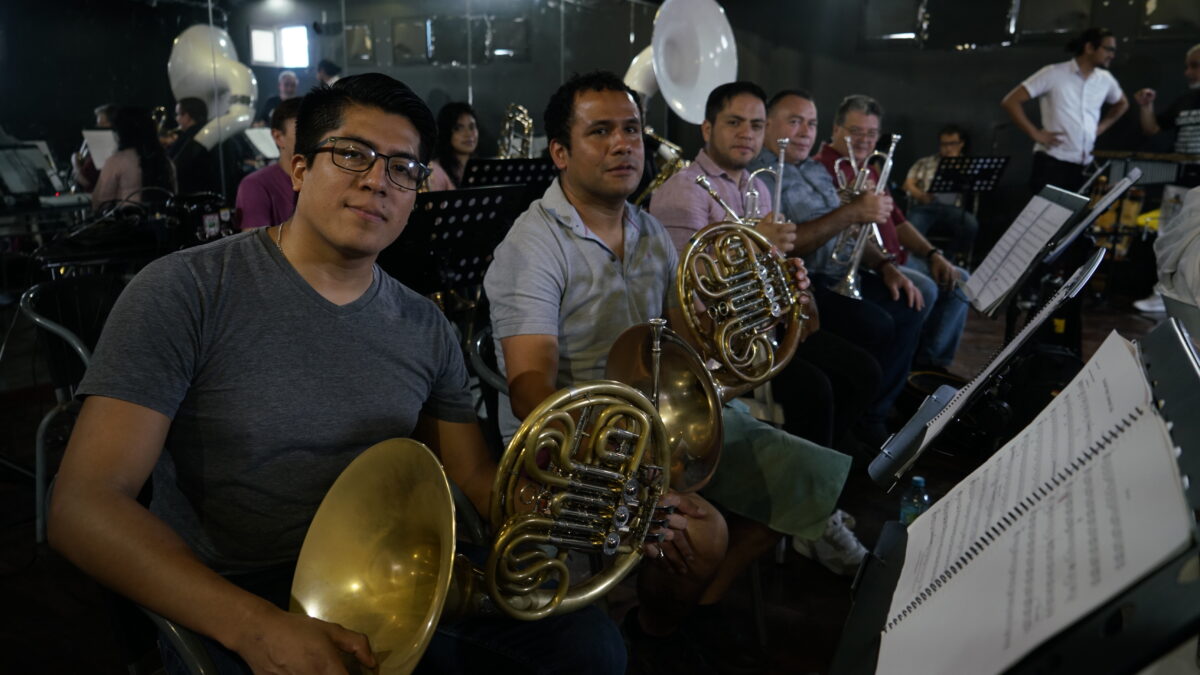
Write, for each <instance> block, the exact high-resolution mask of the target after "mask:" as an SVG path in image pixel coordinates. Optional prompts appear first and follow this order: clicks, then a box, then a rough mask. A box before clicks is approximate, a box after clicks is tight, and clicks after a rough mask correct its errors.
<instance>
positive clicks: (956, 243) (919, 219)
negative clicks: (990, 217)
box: [905, 202, 979, 257]
mask: <svg viewBox="0 0 1200 675" xmlns="http://www.w3.org/2000/svg"><path fill="white" fill-rule="evenodd" d="M905 215H906V216H908V222H910V223H912V225H913V227H915V228H917V231H919V232H920V233H921V234H922V235H924V236H925V237H926V238H928V237H929V233H930V232H949V233H950V235H951V239H950V243H949V244H947V245H946V251H947V252H948V253H951V254H956V255H960V256H963V257H965V256H968V255H970V253H971V249H972V248H973V247H974V246H975V235H976V234H977V233H978V232H979V221H978V220H976V219H975V215H974V214H973V213H971V212H970V211H967V210H966V209H964V208H962V207H959V206H954V205H953V204H938V203H936V202H935V203H933V204H918V205H916V206H913V207H911V208H909V209H908V211H906V212H905Z"/></svg>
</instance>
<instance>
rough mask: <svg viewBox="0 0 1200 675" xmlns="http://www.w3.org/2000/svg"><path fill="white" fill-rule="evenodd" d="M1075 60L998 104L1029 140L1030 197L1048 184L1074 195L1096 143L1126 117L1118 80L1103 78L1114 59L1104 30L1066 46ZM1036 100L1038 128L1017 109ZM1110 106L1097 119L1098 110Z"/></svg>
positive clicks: (1048, 69)
mask: <svg viewBox="0 0 1200 675" xmlns="http://www.w3.org/2000/svg"><path fill="white" fill-rule="evenodd" d="M1067 50H1068V51H1070V52H1071V53H1072V54H1074V55H1075V56H1074V58H1071V59H1070V60H1067V61H1064V62H1062V63H1054V64H1051V65H1048V66H1045V67H1044V68H1042V69H1041V70H1039V71H1037V72H1036V73H1034V74H1033V75H1032V76H1030V77H1029V78H1028V79H1026V80H1025V81H1024V82H1022V83H1021V84H1019V85H1017V86H1016V87H1015V88H1014V89H1013V90H1012V91H1010V92H1008V95H1006V96H1005V97H1004V100H1002V101H1001V102H1000V105H1001V107H1003V108H1004V110H1005V112H1007V113H1008V116H1009V117H1011V118H1012V121H1013V122H1014V123H1015V124H1016V125H1017V126H1018V127H1020V129H1021V130H1022V131H1024V132H1025V133H1026V134H1028V135H1029V137H1030V138H1032V139H1033V140H1034V146H1033V170H1032V172H1031V173H1030V177H1029V187H1030V189H1032V190H1033V191H1034V192H1035V193H1036V192H1040V191H1041V189H1042V188H1043V187H1045V186H1046V185H1047V184H1049V185H1055V186H1058V187H1060V188H1064V189H1067V190H1077V189H1079V187H1080V186H1082V185H1083V183H1084V179H1085V178H1084V175H1083V169H1084V167H1085V166H1087V165H1088V164H1089V163H1091V161H1092V148H1093V147H1094V146H1095V144H1096V137H1097V136H1099V135H1100V134H1102V133H1104V132H1105V131H1107V130H1108V128H1109V127H1110V126H1112V124H1113V122H1115V121H1117V119H1118V118H1119V117H1120V116H1121V115H1123V114H1125V111H1126V109H1128V108H1129V101H1128V100H1126V98H1125V94H1124V93H1122V92H1121V87H1120V85H1118V84H1117V78H1115V77H1113V75H1112V73H1110V72H1108V65H1109V64H1110V63H1112V60H1113V57H1114V56H1115V55H1116V53H1117V39H1116V38H1115V37H1114V36H1113V34H1112V31H1110V30H1108V29H1107V28H1089V29H1087V30H1085V31H1084V32H1083V33H1082V34H1080V35H1079V37H1077V38H1075V39H1074V40H1072V41H1071V42H1070V43H1068V44H1067ZM1034 98H1037V99H1040V100H1039V102H1038V103H1039V105H1040V109H1041V114H1042V126H1041V128H1038V127H1037V125H1035V124H1034V123H1033V122H1031V121H1030V120H1029V117H1028V116H1027V115H1026V114H1025V110H1024V109H1023V108H1022V105H1023V104H1024V103H1025V102H1026V101H1029V100H1030V99H1034ZM1105 103H1108V104H1109V105H1110V107H1109V109H1108V112H1107V113H1105V115H1104V117H1103V118H1102V117H1100V108H1101V107H1102V105H1103V104H1105Z"/></svg>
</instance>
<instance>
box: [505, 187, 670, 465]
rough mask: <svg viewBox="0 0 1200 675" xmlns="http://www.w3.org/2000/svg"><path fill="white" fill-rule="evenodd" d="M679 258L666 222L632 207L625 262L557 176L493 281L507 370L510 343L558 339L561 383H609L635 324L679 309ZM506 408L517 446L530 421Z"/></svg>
mask: <svg viewBox="0 0 1200 675" xmlns="http://www.w3.org/2000/svg"><path fill="white" fill-rule="evenodd" d="M677 260H678V255H677V254H676V252H675V246H674V245H673V244H672V243H671V238H670V236H669V235H668V234H667V231H666V229H665V228H664V227H663V226H662V223H660V222H658V220H656V219H655V218H654V216H651V215H650V214H649V213H646V212H645V211H644V210H642V209H640V208H638V207H636V206H633V205H631V204H626V205H625V256H624V258H623V259H622V258H618V257H617V255H616V254H615V253H614V252H613V251H612V250H611V249H609V248H608V246H607V245H605V243H604V242H603V241H602V240H601V239H600V238H599V237H597V236H596V235H595V234H594V233H593V232H592V231H591V230H589V229H588V228H587V226H586V225H584V224H583V220H582V219H581V218H580V217H579V213H578V212H577V211H576V210H575V207H574V206H571V203H570V202H569V201H567V198H566V196H565V195H564V194H563V191H562V188H561V187H560V186H559V182H558V180H557V179H555V181H554V182H553V183H551V184H550V187H549V188H547V189H546V193H545V194H544V195H543V196H542V198H541V199H538V200H536V201H535V202H533V204H532V205H530V207H529V210H527V211H525V213H522V214H521V215H520V216H519V217H518V218H517V220H516V222H515V223H513V226H512V229H510V230H509V231H508V235H507V236H505V238H504V241H502V242H500V245H499V246H497V247H496V252H495V259H494V260H493V261H492V264H491V266H490V267H488V271H487V275H486V276H485V277H484V281H483V285H484V289H485V290H486V291H487V296H488V301H489V302H490V303H491V317H492V334H493V336H494V338H495V340H496V360H497V361H498V362H499V366H500V372H501V373H502V374H503V373H504V372H505V371H504V350H503V349H502V348H501V346H500V340H502V339H504V338H507V337H512V336H514V335H554V336H556V337H557V338H558V376H557V378H556V384H557V385H558V386H559V387H565V386H567V385H569V384H572V383H574V382H583V381H586V380H594V379H599V378H602V377H604V367H605V365H606V362H607V360H608V350H609V349H610V348H612V345H613V343H614V342H616V339H617V337H618V336H620V334H621V333H622V332H623V331H624V330H625V329H626V328H629V327H630V326H633V325H636V324H639V323H644V322H646V321H649V320H650V319H653V318H656V317H660V316H662V315H663V310H664V308H665V307H670V306H676V305H678V302H677V301H676V299H675V292H674V288H675V266H676V261H677ZM499 407H500V419H499V423H500V431H501V433H502V434H503V436H504V439H505V441H507V440H508V439H509V438H511V437H512V435H513V434H514V433H515V432H516V430H517V427H518V426H520V422H519V421H518V420H517V419H516V417H515V416H514V415H513V414H512V407H511V405H510V403H509V400H508V398H507V397H505V396H501V397H500V402H499Z"/></svg>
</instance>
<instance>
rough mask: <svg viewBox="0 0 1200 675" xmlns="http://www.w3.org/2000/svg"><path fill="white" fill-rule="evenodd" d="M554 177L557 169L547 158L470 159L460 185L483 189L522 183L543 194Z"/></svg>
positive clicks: (556, 174)
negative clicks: (535, 188)
mask: <svg viewBox="0 0 1200 675" xmlns="http://www.w3.org/2000/svg"><path fill="white" fill-rule="evenodd" d="M556 177H558V168H557V167H555V166H554V162H552V161H550V158H548V157H532V158H524V157H518V158H514V159H472V160H471V161H469V162H467V168H466V169H465V170H464V171H463V179H462V185H463V187H484V186H487V185H513V184H516V183H523V184H525V185H529V186H531V187H537V188H540V190H541V192H544V191H545V190H546V188H547V187H549V186H550V183H551V182H552V181H553V180H554V179H555V178H556ZM539 194H540V192H539Z"/></svg>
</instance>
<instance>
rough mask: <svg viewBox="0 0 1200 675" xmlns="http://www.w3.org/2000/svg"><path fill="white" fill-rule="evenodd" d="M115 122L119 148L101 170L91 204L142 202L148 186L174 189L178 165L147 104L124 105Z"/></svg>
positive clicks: (114, 118)
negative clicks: (161, 140) (169, 155)
mask: <svg viewBox="0 0 1200 675" xmlns="http://www.w3.org/2000/svg"><path fill="white" fill-rule="evenodd" d="M112 123H113V131H115V132H116V134H117V151H116V152H115V153H113V156H112V157H109V158H108V161H106V162H105V163H104V168H103V169H102V170H101V171H100V178H99V179H97V181H96V189H95V190H94V191H93V192H92V208H98V207H99V206H100V205H101V204H103V203H105V202H110V201H113V200H121V201H131V202H140V201H142V199H143V197H142V195H143V192H144V189H145V188H151V187H154V188H162V189H163V190H166V191H168V192H172V193H173V192H175V167H173V166H171V160H170V159H168V158H167V153H166V151H164V150H163V147H162V145H161V144H159V142H158V131H157V129H155V126H154V120H152V119H151V118H150V113H149V112H148V111H147V110H146V109H144V108H121V109H119V110H117V113H116V115H114V116H113V120H112ZM155 200H156V201H157V199H155Z"/></svg>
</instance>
